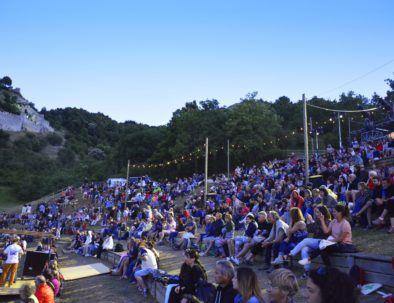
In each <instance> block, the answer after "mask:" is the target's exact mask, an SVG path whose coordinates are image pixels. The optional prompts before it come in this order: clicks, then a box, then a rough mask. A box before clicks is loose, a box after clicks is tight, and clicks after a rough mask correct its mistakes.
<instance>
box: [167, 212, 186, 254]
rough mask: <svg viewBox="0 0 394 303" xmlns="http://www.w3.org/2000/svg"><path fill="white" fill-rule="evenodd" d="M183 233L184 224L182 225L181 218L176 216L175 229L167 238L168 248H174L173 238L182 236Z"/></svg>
mask: <svg viewBox="0 0 394 303" xmlns="http://www.w3.org/2000/svg"><path fill="white" fill-rule="evenodd" d="M184 231H185V224H183V221H182V218H181V216H180V215H179V216H177V218H176V228H175V230H174V231H173V232H171V233H170V235H169V236H168V241H169V242H170V246H171V247H174V246H175V238H176V237H177V236H178V235H180V234H183V232H184Z"/></svg>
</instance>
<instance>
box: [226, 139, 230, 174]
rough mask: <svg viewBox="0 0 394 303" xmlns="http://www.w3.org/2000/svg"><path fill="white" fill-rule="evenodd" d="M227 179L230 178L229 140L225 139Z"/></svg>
mask: <svg viewBox="0 0 394 303" xmlns="http://www.w3.org/2000/svg"><path fill="white" fill-rule="evenodd" d="M227 180H230V140H227Z"/></svg>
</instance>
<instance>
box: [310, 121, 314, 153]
mask: <svg viewBox="0 0 394 303" xmlns="http://www.w3.org/2000/svg"><path fill="white" fill-rule="evenodd" d="M309 126H310V127H311V129H310V134H311V151H312V155H313V153H314V152H315V149H314V146H313V145H314V144H313V124H312V118H311V117H310V118H309Z"/></svg>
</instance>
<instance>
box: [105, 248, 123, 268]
mask: <svg viewBox="0 0 394 303" xmlns="http://www.w3.org/2000/svg"><path fill="white" fill-rule="evenodd" d="M124 253H126V252H125V251H124V252H114V251H112V250H107V251H103V252H102V253H101V259H103V260H105V261H108V262H109V263H110V264H111V266H112V267H113V266H116V265H118V263H119V261H120V258H121V257H122V255H123V254H124Z"/></svg>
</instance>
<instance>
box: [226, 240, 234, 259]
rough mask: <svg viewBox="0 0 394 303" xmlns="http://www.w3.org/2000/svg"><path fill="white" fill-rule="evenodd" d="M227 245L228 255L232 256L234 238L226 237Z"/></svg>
mask: <svg viewBox="0 0 394 303" xmlns="http://www.w3.org/2000/svg"><path fill="white" fill-rule="evenodd" d="M227 247H228V255H229V256H234V254H235V249H234V240H233V239H228V240H227Z"/></svg>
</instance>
